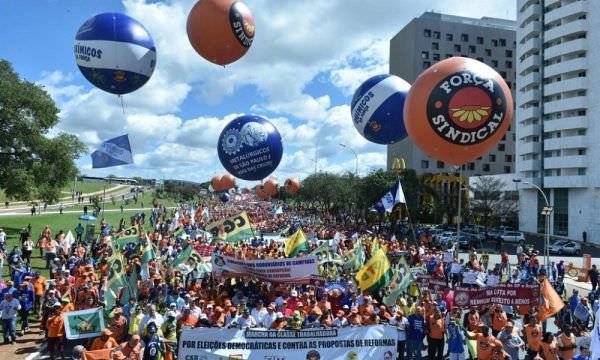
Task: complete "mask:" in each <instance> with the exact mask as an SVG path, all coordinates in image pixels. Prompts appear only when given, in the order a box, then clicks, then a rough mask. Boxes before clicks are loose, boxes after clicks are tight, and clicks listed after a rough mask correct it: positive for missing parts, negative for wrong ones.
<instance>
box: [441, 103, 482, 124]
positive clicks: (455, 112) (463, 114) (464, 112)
mask: <svg viewBox="0 0 600 360" xmlns="http://www.w3.org/2000/svg"><path fill="white" fill-rule="evenodd" d="M490 109H491V107H489V106H479V105H464V106H461V107H459V108H454V109H450V113H451V114H452V118H454V119H455V120H458V121H463V122H464V121H467V122H468V123H469V124H470V123H472V122H474V121H481V120H483V119H485V118H487V116H488V115H489V114H490Z"/></svg>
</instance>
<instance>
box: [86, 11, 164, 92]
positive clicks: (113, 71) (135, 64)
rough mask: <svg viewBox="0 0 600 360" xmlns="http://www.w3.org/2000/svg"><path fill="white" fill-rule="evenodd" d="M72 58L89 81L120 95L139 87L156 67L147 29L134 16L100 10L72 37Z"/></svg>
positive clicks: (150, 38) (151, 41) (152, 46)
mask: <svg viewBox="0 0 600 360" xmlns="http://www.w3.org/2000/svg"><path fill="white" fill-rule="evenodd" d="M75 60H76V61H77V66H78V67H79V70H80V71H81V73H82V74H83V76H85V78H86V79H88V81H89V82H91V83H92V84H94V85H95V86H97V87H98V88H100V89H102V90H104V91H107V92H109V93H112V94H117V95H122V94H127V93H130V92H132V91H135V90H137V89H139V88H140V87H142V86H143V85H144V84H145V83H146V82H147V81H148V80H149V79H150V76H152V73H153V72H154V67H155V66H156V48H155V47H154V41H153V40H152V37H151V36H150V33H149V32H148V30H146V29H145V28H144V26H142V24H140V23H139V22H137V21H136V20H135V19H133V18H130V17H129V16H127V15H124V14H119V13H103V14H98V15H96V16H94V17H92V18H90V19H88V20H87V21H86V22H85V23H84V24H83V25H81V27H80V28H79V31H78V32H77V35H76V36H75Z"/></svg>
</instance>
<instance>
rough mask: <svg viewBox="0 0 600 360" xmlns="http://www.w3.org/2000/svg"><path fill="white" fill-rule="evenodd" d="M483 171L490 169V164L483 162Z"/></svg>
mask: <svg viewBox="0 0 600 360" xmlns="http://www.w3.org/2000/svg"><path fill="white" fill-rule="evenodd" d="M483 171H485V172H489V171H490V164H483Z"/></svg>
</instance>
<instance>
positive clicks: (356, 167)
mask: <svg viewBox="0 0 600 360" xmlns="http://www.w3.org/2000/svg"><path fill="white" fill-rule="evenodd" d="M340 146H341V147H343V148H344V149H348V150H349V151H351V152H352V154H354V176H358V154H357V153H356V151H354V149H352V148H351V147H348V146H347V145H346V144H340Z"/></svg>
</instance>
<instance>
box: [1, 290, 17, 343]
mask: <svg viewBox="0 0 600 360" xmlns="http://www.w3.org/2000/svg"><path fill="white" fill-rule="evenodd" d="M14 292H15V291H14V289H10V290H9V291H8V292H6V293H5V294H4V300H2V301H1V302H0V311H2V317H1V318H0V319H1V320H2V334H3V336H4V343H5V344H8V343H9V342H12V343H13V344H14V343H15V341H16V339H17V334H16V327H17V314H18V313H19V311H20V310H21V304H20V302H19V300H17V299H15V298H14Z"/></svg>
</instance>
